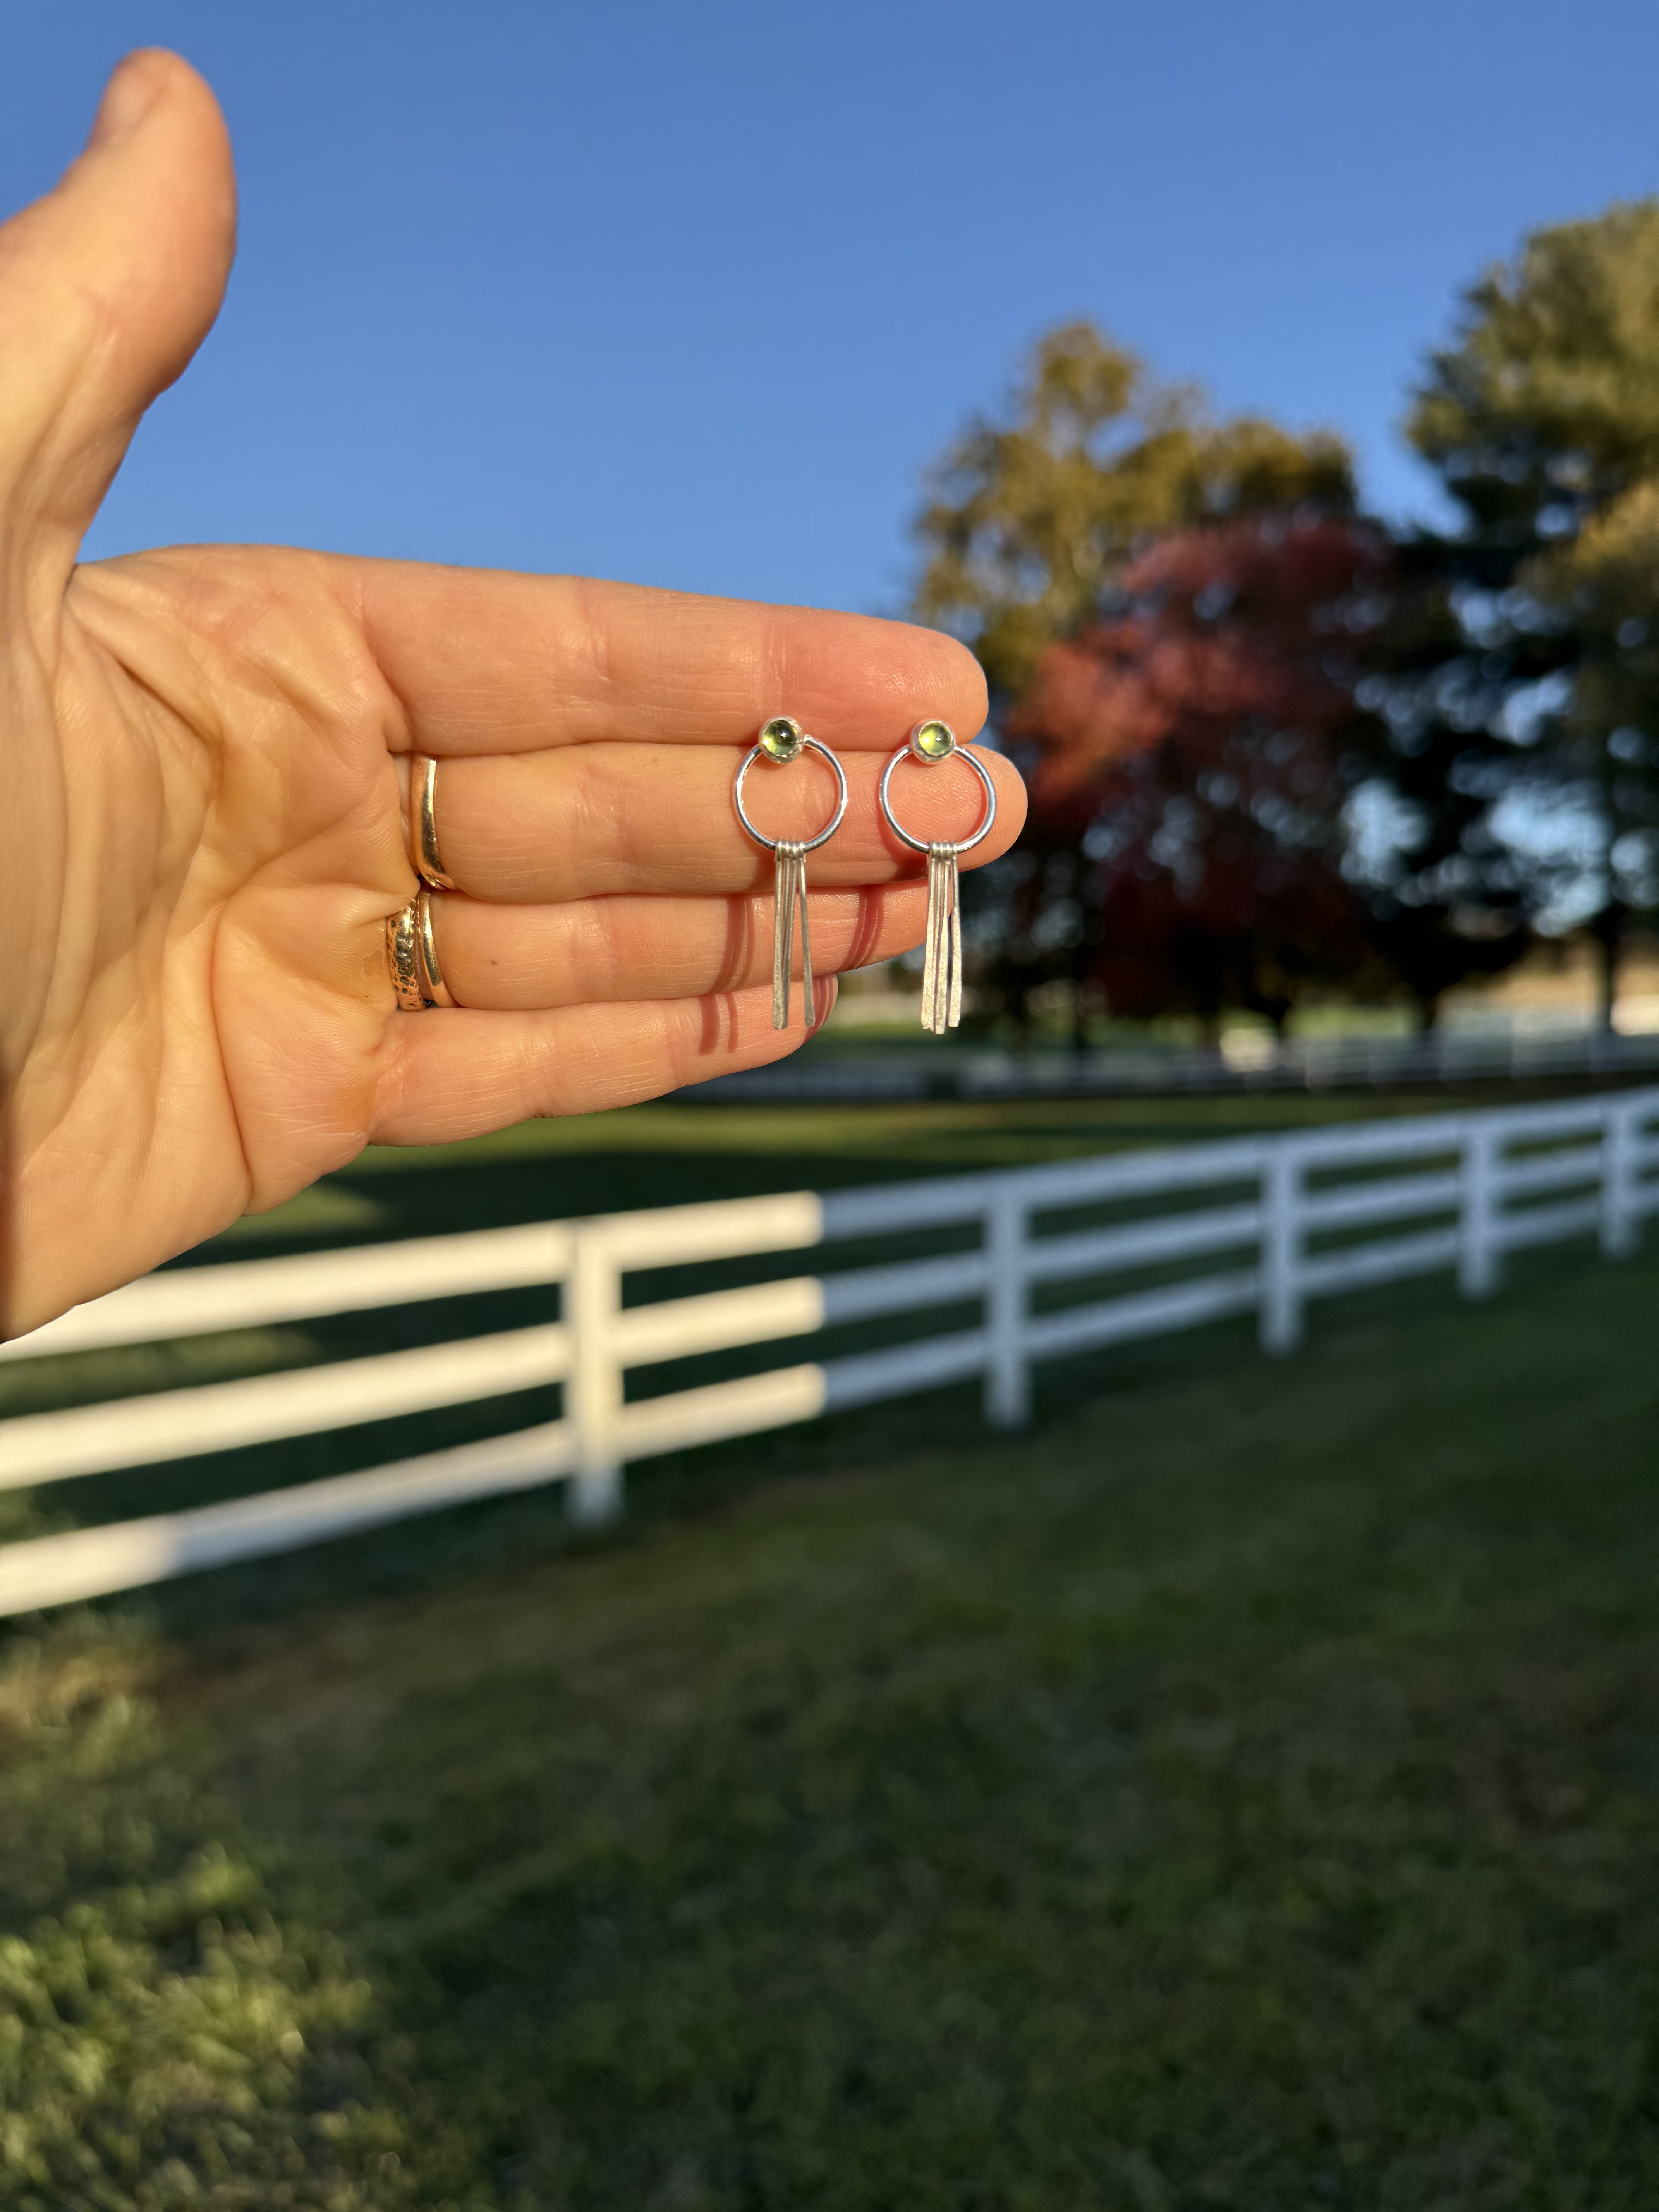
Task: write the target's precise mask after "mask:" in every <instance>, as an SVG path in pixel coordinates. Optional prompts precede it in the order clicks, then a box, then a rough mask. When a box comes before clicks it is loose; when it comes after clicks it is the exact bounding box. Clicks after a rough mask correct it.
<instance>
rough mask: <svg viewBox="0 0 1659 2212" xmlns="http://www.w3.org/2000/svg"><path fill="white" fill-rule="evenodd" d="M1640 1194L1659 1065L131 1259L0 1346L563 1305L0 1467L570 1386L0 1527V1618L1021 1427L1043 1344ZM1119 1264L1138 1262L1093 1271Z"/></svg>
mask: <svg viewBox="0 0 1659 2212" xmlns="http://www.w3.org/2000/svg"><path fill="white" fill-rule="evenodd" d="M1653 1213H1659V1089H1655V1090H1643V1091H1624V1092H1616V1093H1613V1094H1611V1095H1608V1096H1605V1097H1597V1098H1587V1099H1579V1100H1575V1101H1572V1102H1571V1103H1564V1104H1559V1105H1547V1106H1534V1107H1521V1108H1512V1109H1501V1110H1498V1111H1489V1112H1481V1113H1474V1114H1467V1115H1425V1116H1422V1117H1419V1118H1414V1119H1409V1120H1396V1121H1369V1122H1363V1123H1358V1124H1351V1125H1349V1126H1347V1127H1332V1128H1323V1129H1319V1130H1315V1131H1310V1132H1308V1133H1292V1134H1290V1135H1285V1136H1275V1137H1267V1138H1256V1139H1231V1140H1227V1141H1224V1142H1219V1143H1213V1144H1203V1145H1194V1146H1188V1147H1184V1148H1181V1149H1173V1150H1168V1151H1160V1152H1131V1153H1117V1154H1114V1155H1111V1156H1109V1157H1107V1158H1099V1159H1088V1160H1071V1161H1065V1162H1060V1163H1057V1164H1054V1165H1051V1166H1042V1167H1033V1168H1019V1169H1012V1170H1006V1171H1002V1172H998V1173H993V1174H986V1175H969V1176H951V1177H948V1178H943V1179H939V1180H935V1181H928V1182H909V1183H899V1184H888V1185H884V1186H881V1187H879V1188H872V1189H865V1190H854V1191H843V1192H836V1193H833V1194H829V1195H826V1196H823V1197H819V1196H817V1195H815V1194H812V1193H811V1192H805V1191H802V1192H791V1193H788V1194H783V1195H780V1196H776V1197H769V1198H755V1199H732V1200H722V1201H720V1202H717V1203H714V1204H711V1205H704V1206H670V1207H663V1208H659V1209H655V1210H652V1211H648V1212H634V1213H619V1214H611V1215H605V1216H601V1217H599V1218H593V1219H590V1220H586V1221H563V1222H544V1223H535V1224H532V1225H528V1226H526V1227H522V1228H514V1229H495V1230H485V1231H477V1232H475V1233H472V1234H470V1235H464V1236H454V1237H431V1238H424V1239H420V1240H416V1241H410V1242H405V1243H395V1244H386V1245H380V1246H376V1247H373V1248H370V1249H359V1250H349V1251H336V1252H325V1253H319V1254H316V1255H305V1256H301V1257H298V1258H291V1259H276V1260H256V1261H239V1262H235V1263H233V1264H230V1265H225V1266H217V1267H191V1268H182V1269H178V1270H175V1271H173V1272H170V1273H163V1274H159V1275H153V1276H150V1277H149V1278H147V1279H145V1280H144V1281H143V1282H139V1283H135V1284H133V1285H130V1286H129V1287H128V1288H127V1289H125V1290H121V1291H114V1292H112V1294H111V1295H110V1296H109V1297H103V1298H99V1299H97V1300H95V1301H94V1302H93V1303H92V1304H88V1305H84V1306H80V1307H77V1308H76V1310H74V1311H73V1312H72V1313H70V1314H66V1315H65V1316H64V1317H63V1318H62V1319H61V1320H58V1321H55V1322H51V1323H49V1324H48V1325H47V1326H46V1328H42V1329H39V1330H37V1331H36V1332H35V1333H34V1334H33V1335H32V1336H27V1337H24V1338H21V1339H19V1340H16V1341H15V1342H13V1343H10V1344H8V1345H4V1346H0V1358H3V1359H35V1358H42V1359H44V1358H52V1357H53V1356H55V1355H57V1354H59V1353H63V1352H80V1351H87V1350H91V1349H94V1348H97V1347H100V1346H114V1345H132V1344H143V1343H153V1342H157V1341H161V1340H177V1339H180V1338H185V1337H191V1336H197V1335H205V1334H210V1333H212V1332H216V1331H220V1330H225V1329H232V1328H247V1327H252V1326H256V1325H261V1324H268V1323H273V1322H295V1321H302V1320H310V1319H320V1318H323V1317H325V1316H330V1315H337V1314H342V1313H347V1312H355V1311H362V1310H370V1309H374V1308H377V1307H386V1306H390V1305H393V1304H397V1305H402V1304H407V1303H409V1302H410V1301H413V1300H419V1299H423V1298H438V1297H445V1298H448V1297H456V1296H458V1295H461V1294H465V1293H473V1292H483V1291H503V1290H513V1289H523V1288H526V1287H532V1286H544V1287H546V1288H547V1289H548V1290H549V1291H551V1290H552V1289H553V1287H554V1286H557V1288H558V1291H559V1296H560V1302H561V1308H562V1310H561V1313H560V1317H559V1319H557V1320H556V1321H545V1322H539V1323H538V1324H537V1325H535V1326H533V1327H529V1328H515V1329H512V1330H508V1331H507V1332H505V1333H500V1334H491V1335H477V1336H472V1337H468V1338H465V1339H463V1340H459V1342H453V1343H447V1344H437V1345H431V1346H421V1347H419V1348H416V1349H414V1350H410V1351H401V1352H388V1353H384V1354H381V1355H380V1356H378V1357H375V1358H360V1359H348V1360H342V1361H338V1362H336V1363H334V1364H320V1365H316V1366H312V1367H307V1368H301V1369H299V1370H295V1371H290V1372H288V1373H283V1374H276V1375H261V1376H248V1377H245V1378H242V1379H239V1380H236V1381H232V1382H223V1383H204V1384H199V1385H197V1386H196V1387H194V1388H191V1389H179V1390H164V1391H160V1392H156V1393H153V1394H151V1395H147V1396H143V1397H137V1398H129V1399H123V1400H119V1401H113V1402H105V1403H101V1404H94V1405H86V1406H77V1407H71V1408H69V1409H67V1410H61V1411H54V1412H49V1413H32V1414H25V1415H22V1416H21V1417H17V1418H14V1419H9V1420H4V1421H0V1488H21V1487H26V1486H34V1485H38V1484H44V1483H50V1482H56V1481H64V1480H68V1479H70V1477H72V1476H75V1475H82V1474H96V1473H100V1472H108V1471H112V1470H114V1469H118V1468H135V1467H141V1466H144V1465H147V1464H148V1465H154V1464H156V1463H158V1462H167V1461H177V1460H179V1459H182V1458H185V1457H188V1456H189V1455H192V1454H199V1453H204V1452H222V1451H226V1450H229V1449H234V1448H237V1447H241V1446H246V1445H252V1444H258V1443H270V1442H273V1441H276V1440H280V1439H283V1438H285V1437H300V1436H307V1435H315V1434H317V1433H319V1432H320V1431H325V1430H333V1429H340V1428H344V1427H349V1426H350V1425H353V1424H356V1423H362V1422H370V1421H375V1420H380V1419H388V1418H392V1417H395V1416H400V1415H405V1414H409V1413H417V1412H420V1411H422V1410H424V1409H429V1408H434V1407H447V1406H454V1405H460V1404H465V1403H467V1402H469V1401H480V1400H484V1399H488V1398H490V1397H492V1396H495V1395H500V1394H501V1393H503V1392H507V1391H517V1390H524V1389H531V1388H534V1387H538V1386H540V1385H544V1384H553V1383H558V1384H561V1385H562V1392H563V1409H562V1413H561V1416H560V1418H559V1419H556V1420H550V1421H545V1422H543V1423H541V1424H540V1425H538V1426H536V1427H534V1428H531V1429H527V1430H522V1431H518V1432H516V1433H514V1434H512V1435H507V1436H500V1437H489V1438H488V1439H486V1440H485V1441H483V1442H482V1443H471V1444H465V1445H461V1446H459V1447H457V1448H454V1449H448V1450H443V1451H435V1452H430V1453H427V1454H424V1455H421V1456H419V1457H417V1458H412V1459H404V1460H399V1461H397V1462H393V1463H392V1464H391V1465H387V1466H380V1467H373V1468H368V1469H367V1470H365V1471H363V1472H362V1473H358V1474H344V1475H339V1476H336V1477H333V1478H331V1479H330V1480H324V1481H316V1482H306V1483H301V1484H297V1485H295V1486H290V1487H288V1488H285V1489H282V1490H276V1491H270V1492H264V1493H262V1494H260V1495H258V1496H256V1497H250V1498H233V1499H230V1500H228V1501H227V1502H225V1503H224V1504H214V1505H207V1506H199V1507H196V1508H193V1509H191V1510H188V1511H184V1512H177V1513H165V1514H155V1515H151V1516H147V1517H145V1518H143V1519H141V1520H134V1521H126V1522H118V1523H115V1524H112V1525H106V1526H103V1527H98V1528H78V1529H74V1530H70V1531H67V1532H65V1533H63V1534H56V1535H48V1536H41V1537H37V1538H33V1539H30V1540H28V1541H21V1542H17V1543H13V1544H9V1545H5V1546H0V1613H19V1612H24V1611H29V1610H33V1609H34V1608H35V1607H43V1606H49V1605H58V1604H62V1603H64V1602H66V1601H71V1600H76V1599H82V1598H88V1597H94V1596H98V1595H103V1594H105V1593H107V1592H109V1591H112V1590H118V1589H131V1588H133V1587H136V1586H137V1585H139V1584H142V1583H149V1582H155V1581H159V1580H161V1579H162V1578H164V1577H168V1576H172V1575H178V1574H184V1573H188V1572H190V1571H192V1570H195V1569H197V1568H203V1567H210V1566H216V1565H222V1564H224V1563H226V1562H228V1561H231V1560H235V1559H250V1558H253V1557H257V1556H258V1555H259V1554H262V1553H270V1552H277V1551H284V1550H288V1549H291V1548H293V1547H297V1546H300V1545H304V1544H310V1543H314V1542H318V1541H321V1540H323V1539H325V1538H328V1537H334V1536H341V1535H344V1534H349V1533H350V1532H353V1531H356V1530H361V1529H365V1528H373V1527H374V1526H376V1525H378V1524H380V1523H383V1522H389V1521H393V1520H398V1519H400V1518H402V1517H404V1516H406V1515H410V1514H413V1513H420V1512H427V1511H431V1510H435V1509H437V1508H439V1507H442V1506H447V1505H452V1504H459V1503H461V1502H463V1501H465V1500H468V1499H472V1498H484V1497H489V1496H492V1495H496V1494H499V1493H501V1492H507V1491H512V1490H517V1489H522V1488H527V1487H530V1486H533V1485H536V1484H538V1483H544V1482H548V1481H552V1480H568V1482H569V1483H570V1486H571V1487H570V1502H571V1510H572V1511H573V1513H574V1516H575V1517H576V1518H577V1519H579V1520H580V1521H583V1522H599V1521H603V1520H605V1519H607V1518H609V1517H610V1516H611V1515H613V1514H614V1513H615V1512H616V1511H617V1510H618V1508H619V1506H620V1504H621V1498H622V1469H623V1466H624V1464H625V1463H626V1462H629V1461H630V1460H637V1459H643V1458H647V1457H649V1456H651V1455H653V1454H655V1453H659V1452H665V1451H671V1450H675V1449H683V1448H684V1447H686V1446H688V1445H692V1444H700V1443H711V1442H714V1441H715V1440H717V1439H719V1438H722V1437H737V1436H743V1435H748V1434H752V1433H754V1432H756V1431H761V1430H765V1429H772V1428H777V1427H781V1426H784V1425H787V1424H788V1423H791V1422H795V1421H804V1420H810V1419H812V1418H813V1417H814V1416H816V1415H817V1414H819V1413H829V1412H834V1411H837V1410H839V1409H841V1408H843V1407H854V1406H862V1405H869V1404H872V1403H875V1402H878V1401H882V1400H884V1399H891V1398H897V1397H902V1396H906V1395H910V1394H913V1393H915V1392H918V1391H924V1390H929V1389H935V1388H938V1387H939V1386H941V1385H943V1384H946V1383H957V1382H961V1381H963V1380H966V1379H968V1378H970V1377H975V1376H978V1377H981V1378H982V1381H983V1385H984V1390H985V1406H986V1412H987V1416H988V1418H989V1419H991V1420H992V1421H994V1422H995V1423H998V1424H1000V1425H1004V1426H1009V1427H1012V1426H1017V1425H1019V1424H1021V1423H1022V1422H1024V1420H1025V1419H1027V1418H1028V1417H1029V1413H1030V1374H1031V1369H1032V1366H1033V1364H1035V1363H1036V1362H1037V1361H1039V1360H1043V1359H1053V1358H1060V1357H1062V1356H1066V1355H1074V1354H1077V1353H1080V1352H1088V1351H1090V1350H1093V1349H1096V1348H1098V1347H1101V1346H1107V1345H1113V1344H1121V1343H1126V1342H1128V1341H1131V1340H1134V1339H1142V1338H1148V1337H1155V1336H1162V1335H1164V1334H1169V1333H1171V1332H1173V1331H1176V1330H1178V1329H1184V1328H1194V1327H1196V1326H1198V1325H1199V1324H1200V1323H1203V1322H1211V1321H1216V1320H1219V1319H1221V1318H1223V1317H1224V1316H1233V1315H1240V1314H1247V1313H1251V1312H1254V1313H1255V1314H1256V1315H1258V1316H1259V1324H1260V1331H1261V1341H1262V1344H1263V1346H1265V1347H1266V1348H1267V1350H1268V1351H1270V1352H1288V1351H1290V1350H1291V1349H1292V1348H1293V1347H1294V1346H1296V1345H1297V1343H1299V1341H1300V1340H1301V1338H1302V1334H1303V1330H1304V1316H1305V1315H1306V1311H1307V1309H1308V1306H1309V1304H1310V1303H1311V1302H1312V1301H1313V1300H1314V1299H1316V1298H1322V1297H1330V1296H1333V1295H1334V1294H1336V1293H1337V1292H1340V1291H1352V1290H1358V1289H1360V1288H1363V1287H1365V1286H1368V1285H1377V1284H1383V1283H1391V1282H1396V1281H1400V1280H1402V1279H1407V1278H1409V1277H1413V1276H1419V1275H1425V1274H1430V1273H1434V1272H1436V1271H1437V1270H1442V1269H1446V1270H1454V1271H1455V1274H1456V1277H1457V1280H1458V1282H1459V1285H1460V1286H1461V1288H1462V1291H1464V1293H1465V1294H1466V1295H1467V1296H1468V1297H1485V1296H1487V1295H1489V1294H1490V1293H1491V1292H1492V1291H1493V1290H1494V1289H1496V1287H1497V1286H1498V1281H1499V1277H1500V1273H1501V1270H1502V1267H1503V1264H1504V1258H1505V1256H1506V1255H1508V1254H1509V1253H1510V1252H1513V1251H1516V1250H1518V1249H1522V1248H1523V1247H1526V1246H1530V1245H1541V1244H1547V1243H1556V1242H1558V1241H1562V1240H1565V1239H1570V1238H1572V1237H1595V1238H1597V1239H1598V1240H1599V1243H1600V1246H1601V1251H1602V1252H1603V1253H1604V1254H1605V1255H1607V1257H1608V1258H1610V1259H1613V1258H1618V1257H1620V1256H1621V1255H1626V1254H1628V1253H1629V1252H1631V1251H1632V1249H1634V1247H1635V1244H1636V1243H1637V1240H1638V1236H1639V1233H1640V1225H1641V1224H1642V1222H1643V1220H1644V1218H1646V1217H1647V1216H1648V1215H1650V1214H1653ZM1091 1214H1092V1215H1093V1216H1095V1217H1096V1218H1095V1219H1094V1220H1093V1221H1084V1222H1082V1223H1081V1224H1079V1220H1078V1218H1077V1217H1079V1216H1084V1215H1091ZM1067 1216H1070V1217H1072V1218H1071V1219H1070V1220H1069V1221H1068V1220H1067V1219H1066V1218H1065V1217H1067ZM930 1236H931V1237H933V1238H934V1240H935V1241H939V1238H940V1237H945V1238H947V1239H948V1238H950V1237H955V1239H956V1241H957V1243H959V1244H962V1243H965V1244H966V1249H958V1250H955V1251H948V1252H945V1253H943V1254H939V1255H934V1256H931V1257H922V1258H914V1257H908V1258H902V1257H901V1258H895V1257H889V1258H887V1259H886V1260H884V1261H878V1263H877V1264H875V1265H864V1266H857V1267H842V1268H841V1269H839V1270H833V1271H829V1272H825V1273H820V1274H811V1275H796V1276H793V1277H790V1278H788V1279H782V1280H777V1279H771V1280H767V1281H764V1282H761V1283H758V1284H755V1285H750V1286H748V1287H744V1288H741V1289H737V1290H723V1291H704V1292H702V1293H699V1294H697V1295H695V1296H690V1297H672V1298H663V1299H658V1300H655V1301H653V1302H652V1303H649V1304H634V1305H627V1304H624V1302H623V1285H624V1281H625V1279H626V1278H627V1277H628V1276H629V1274H630V1273H637V1272H639V1271H641V1270H642V1269H659V1268H665V1267H685V1266H692V1265H696V1264H698V1263H706V1262H709V1261H731V1260H748V1259H752V1258H756V1257H758V1256H763V1255H769V1254H774V1253H784V1252H793V1251H801V1250H806V1249H814V1248H818V1247H822V1246H825V1245H833V1244H836V1243H847V1242H848V1241H849V1240H859V1241H860V1242H865V1243H870V1242H872V1241H873V1242H874V1243H876V1244H877V1245H879V1243H880V1241H881V1240H883V1239H885V1238H891V1237H908V1238H909V1239H910V1240H911V1241H912V1243H915V1241H916V1240H918V1239H919V1238H926V1237H930ZM1113 1278H1127V1279H1129V1285H1130V1286H1129V1287H1127V1288H1124V1287H1122V1286H1121V1284H1120V1285H1119V1287H1117V1288H1116V1289H1115V1290H1113V1291H1112V1292H1111V1294H1110V1295H1107V1296H1102V1295H1101V1292H1102V1291H1103V1290H1104V1289H1105V1288H1107V1287H1108V1285H1109V1284H1110V1283H1111V1280H1112V1279H1113ZM951 1307H956V1308H958V1309H966V1310H970V1311H975V1312H976V1316H977V1317H976V1318H975V1319H974V1320H972V1322H970V1324H969V1326H966V1327H962V1326H957V1327H952V1328H945V1329H944V1330H943V1331H942V1332H940V1331H939V1323H938V1321H937V1320H935V1322H934V1323H933V1327H934V1330H935V1333H933V1334H927V1328H928V1319H927V1317H928V1316H929V1314H930V1313H932V1314H934V1315H935V1316H937V1315H939V1313H940V1312H941V1310H945V1309H948V1308H951ZM878 1318H888V1319H890V1320H891V1322H892V1323H893V1325H894V1328H895V1329H896V1331H897V1330H906V1331H908V1332H910V1333H909V1334H906V1335H905V1336H904V1338H903V1340H902V1341H896V1342H894V1343H892V1344H891V1345H890V1346H887V1347H886V1348H884V1349H880V1350H876V1351H864V1352H854V1353H848V1354H844V1355H843V1356H842V1357H839V1358H823V1359H819V1360H807V1361H803V1362H796V1363H792V1364H787V1365H782V1366H776V1367H772V1368H769V1369H768V1370H766V1371H765V1372H763V1373H760V1374H753V1375H748V1376H743V1377H741V1378H739V1379H738V1380H736V1381H729V1382H722V1383H708V1384H705V1385H703V1386H702V1387H701V1388H696V1389H679V1390H673V1391H671V1392H669V1393H667V1394H666V1395H659V1396H656V1397H645V1398H636V1399H635V1400H633V1401H629V1398H628V1396H627V1392H626V1387H625V1386H626V1381H627V1377H628V1376H629V1373H630V1372H632V1371H634V1370H640V1369H645V1368H649V1367H650V1366H652V1365H653V1364H657V1363H660V1362H662V1361H665V1360H673V1359H682V1358H690V1357H693V1356H696V1355H697V1354H700V1353H707V1352H720V1351H727V1350H731V1349H732V1348H734V1347H739V1346H759V1345H765V1344H770V1343H776V1342H781V1341H782V1340H786V1339H790V1338H801V1337H808V1336H811V1335H812V1334H814V1333H816V1332H817V1331H819V1330H823V1329H826V1328H836V1327H839V1326H841V1325H842V1324H845V1323H848V1322H868V1321H871V1320H874V1319H878ZM917 1331H920V1332H921V1333H920V1334H916V1333H915V1332H917Z"/></svg>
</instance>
